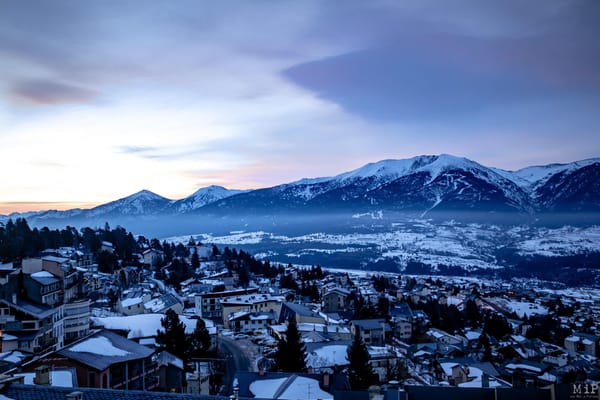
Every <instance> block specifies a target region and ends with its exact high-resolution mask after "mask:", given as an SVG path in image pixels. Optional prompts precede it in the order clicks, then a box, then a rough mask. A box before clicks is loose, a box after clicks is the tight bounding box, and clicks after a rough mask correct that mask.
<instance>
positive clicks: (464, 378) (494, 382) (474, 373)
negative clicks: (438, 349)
mask: <svg viewBox="0 0 600 400" xmlns="http://www.w3.org/2000/svg"><path fill="white" fill-rule="evenodd" d="M435 370H436V377H437V378H438V379H439V380H441V381H444V382H448V383H449V384H450V385H454V386H465V387H468V386H478V385H479V387H482V385H484V384H487V385H488V387H499V386H509V385H508V383H506V382H504V381H501V380H500V379H499V377H500V373H499V372H498V371H497V370H496V369H495V368H494V366H493V365H492V364H491V363H489V362H479V361H475V360H472V359H469V358H442V359H439V360H436V361H435ZM469 384H470V385H469Z"/></svg>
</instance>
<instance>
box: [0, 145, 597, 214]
mask: <svg viewBox="0 0 600 400" xmlns="http://www.w3.org/2000/svg"><path fill="white" fill-rule="evenodd" d="M378 210H388V211H398V212H412V213H416V214H418V215H426V214H431V213H435V212H440V211H441V212H459V211H460V212H463V211H464V212H475V211H476V212H485V213H489V212H493V213H506V212H509V213H517V214H525V215H537V214H544V213H556V212H563V213H583V212H592V213H596V212H599V211H600V158H593V159H587V160H582V161H577V162H573V163H568V164H550V165H544V166H532V167H527V168H523V169H520V170H517V171H506V170H502V169H498V168H493V167H487V166H484V165H481V164H479V163H477V162H475V161H472V160H469V159H466V158H461V157H456V156H452V155H447V154H441V155H424V156H417V157H413V158H410V159H401V160H383V161H379V162H375V163H370V164H367V165H365V166H363V167H361V168H358V169H356V170H353V171H349V172H345V173H342V174H340V175H337V176H333V177H326V178H313V179H302V180H299V181H296V182H291V183H286V184H282V185H277V186H273V187H269V188H262V189H255V190H230V189H226V188H223V187H220V186H209V187H206V188H202V189H200V190H198V191H197V192H195V193H194V194H192V195H190V196H188V197H186V198H184V199H180V200H171V199H167V198H165V197H162V196H160V195H158V194H155V193H153V192H150V191H147V190H142V191H140V192H138V193H135V194H132V195H131V196H128V197H125V198H122V199H118V200H115V201H112V202H110V203H106V204H102V205H99V206H97V207H94V208H91V209H72V210H66V211H56V210H51V211H39V212H27V213H13V214H11V215H9V216H3V217H2V219H7V218H17V217H24V218H26V219H27V220H28V221H30V222H33V223H34V224H35V223H36V222H37V225H39V224H41V223H43V222H44V221H51V220H55V221H59V220H61V221H64V223H68V222H69V221H70V220H94V221H99V220H102V219H105V220H107V221H109V220H114V219H115V218H118V217H146V218H152V217H162V216H174V215H178V216H182V215H183V216H189V217H191V216H194V215H205V216H216V217H221V218H222V217H227V216H233V215H235V216H240V215H241V216H243V215H252V216H257V215H275V214H317V215H318V214H320V213H331V212H334V211H335V212H338V211H339V212H344V213H346V212H350V213H361V212H373V211H378ZM2 219H0V221H1V220H2Z"/></svg>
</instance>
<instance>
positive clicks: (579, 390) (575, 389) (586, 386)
mask: <svg viewBox="0 0 600 400" xmlns="http://www.w3.org/2000/svg"><path fill="white" fill-rule="evenodd" d="M599 389H600V385H599V384H598V383H573V384H571V398H572V399H597V398H598V390H599Z"/></svg>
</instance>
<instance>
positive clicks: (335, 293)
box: [322, 287, 350, 313]
mask: <svg viewBox="0 0 600 400" xmlns="http://www.w3.org/2000/svg"><path fill="white" fill-rule="evenodd" d="M349 295H350V291H349V290H347V289H344V288H341V287H335V288H333V289H330V290H328V291H327V292H326V293H325V294H324V295H323V297H322V299H323V304H322V310H323V312H326V313H331V312H340V311H344V310H345V309H346V308H347V307H348V303H347V300H348V296H349Z"/></svg>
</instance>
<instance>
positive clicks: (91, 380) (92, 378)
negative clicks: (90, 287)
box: [88, 371, 96, 387]
mask: <svg viewBox="0 0 600 400" xmlns="http://www.w3.org/2000/svg"><path fill="white" fill-rule="evenodd" d="M88 386H89V387H96V373H95V372H94V371H89V372H88Z"/></svg>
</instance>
